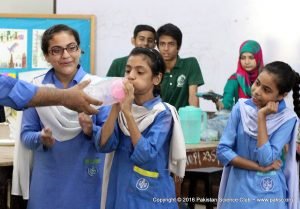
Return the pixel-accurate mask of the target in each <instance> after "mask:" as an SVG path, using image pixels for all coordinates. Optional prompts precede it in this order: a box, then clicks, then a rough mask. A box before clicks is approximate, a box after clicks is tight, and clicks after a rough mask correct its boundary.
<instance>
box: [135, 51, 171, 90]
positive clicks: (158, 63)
mask: <svg viewBox="0 0 300 209" xmlns="http://www.w3.org/2000/svg"><path fill="white" fill-rule="evenodd" d="M136 55H145V56H147V57H148V59H147V61H148V64H149V66H150V68H151V71H152V74H153V76H157V75H159V73H161V74H162V79H163V75H164V73H165V71H166V65H165V63H164V60H163V58H162V56H161V55H160V53H159V52H158V51H157V50H155V49H148V48H141V47H136V48H134V49H133V50H132V51H131V52H130V54H129V57H130V56H136ZM159 94H160V85H157V86H154V89H153V95H154V96H157V95H159Z"/></svg>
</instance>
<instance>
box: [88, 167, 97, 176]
mask: <svg viewBox="0 0 300 209" xmlns="http://www.w3.org/2000/svg"><path fill="white" fill-rule="evenodd" d="M87 172H88V174H89V176H95V175H96V174H97V172H98V170H97V168H96V167H94V166H92V167H89V168H88V169H87Z"/></svg>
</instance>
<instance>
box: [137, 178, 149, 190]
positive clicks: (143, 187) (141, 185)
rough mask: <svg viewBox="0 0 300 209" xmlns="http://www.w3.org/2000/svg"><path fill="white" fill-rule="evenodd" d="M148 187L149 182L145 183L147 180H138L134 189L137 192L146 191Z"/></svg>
mask: <svg viewBox="0 0 300 209" xmlns="http://www.w3.org/2000/svg"><path fill="white" fill-rule="evenodd" d="M148 187H149V182H148V181H147V179H144V178H140V179H139V180H137V182H136V188H137V189H138V190H147V189H148Z"/></svg>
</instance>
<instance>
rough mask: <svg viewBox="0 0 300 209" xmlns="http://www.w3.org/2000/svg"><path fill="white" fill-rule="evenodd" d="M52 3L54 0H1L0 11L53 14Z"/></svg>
mask: <svg viewBox="0 0 300 209" xmlns="http://www.w3.org/2000/svg"><path fill="white" fill-rule="evenodd" d="M41 2H42V3H41ZM53 5H54V0H42V1H41V0H1V6H0V13H27V14H28V13H34V14H37V13H38V14H53Z"/></svg>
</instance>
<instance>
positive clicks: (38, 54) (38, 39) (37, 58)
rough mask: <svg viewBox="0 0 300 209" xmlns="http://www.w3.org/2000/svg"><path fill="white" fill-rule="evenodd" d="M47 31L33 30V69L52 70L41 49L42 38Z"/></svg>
mask: <svg viewBox="0 0 300 209" xmlns="http://www.w3.org/2000/svg"><path fill="white" fill-rule="evenodd" d="M44 31H45V30H33V33H32V68H50V67H51V65H50V64H49V63H48V62H47V61H46V60H45V57H44V54H43V52H42V49H41V45H42V36H43V33H44Z"/></svg>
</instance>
